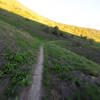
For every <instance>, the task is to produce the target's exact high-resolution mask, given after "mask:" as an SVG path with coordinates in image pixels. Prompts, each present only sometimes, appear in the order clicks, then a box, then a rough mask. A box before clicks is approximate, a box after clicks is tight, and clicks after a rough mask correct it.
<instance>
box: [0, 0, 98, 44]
mask: <svg viewBox="0 0 100 100" xmlns="http://www.w3.org/2000/svg"><path fill="white" fill-rule="evenodd" d="M0 8H3V9H6V10H8V11H11V12H14V13H16V14H19V15H21V16H23V17H26V18H29V19H31V20H34V21H37V22H40V23H43V24H45V25H48V26H58V27H59V29H60V30H62V31H65V32H69V33H71V34H74V35H77V36H80V35H83V36H87V37H88V38H92V39H94V40H95V41H98V42H100V31H99V30H93V29H88V28H81V27H76V26H70V25H64V24H60V23H56V22H53V21H51V20H49V19H47V18H44V17H42V16H40V15H38V14H36V13H35V12H33V11H31V10H29V9H28V8H26V7H25V6H23V5H22V4H20V3H19V2H17V1H16V0H0Z"/></svg>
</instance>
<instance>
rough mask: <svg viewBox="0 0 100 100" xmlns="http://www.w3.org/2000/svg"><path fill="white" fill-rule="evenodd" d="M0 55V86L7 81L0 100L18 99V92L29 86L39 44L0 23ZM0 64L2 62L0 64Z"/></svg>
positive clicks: (24, 34) (35, 40) (27, 35)
mask: <svg viewBox="0 0 100 100" xmlns="http://www.w3.org/2000/svg"><path fill="white" fill-rule="evenodd" d="M0 24H1V25H0V35H1V37H2V38H1V39H0V41H3V42H1V48H0V49H1V50H3V51H1V55H0V59H2V60H3V61H4V63H3V64H2V65H0V80H2V81H0V84H2V83H3V81H4V80H5V79H8V80H9V81H8V84H7V87H4V91H2V92H3V94H2V95H1V96H0V100H7V99H8V100H11V99H12V98H15V97H16V98H18V96H19V91H22V90H23V89H24V88H25V87H26V86H28V85H30V84H31V79H30V78H31V72H32V69H34V67H35V66H33V64H35V62H36V57H37V55H38V51H39V46H40V44H41V42H40V41H39V40H38V39H36V38H33V37H31V36H30V35H29V34H28V33H26V32H22V31H19V30H17V29H16V28H15V27H13V26H11V25H9V24H6V23H4V22H2V21H0ZM0 63H2V62H0Z"/></svg>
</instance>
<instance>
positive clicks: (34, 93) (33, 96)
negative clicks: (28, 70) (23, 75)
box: [20, 46, 44, 100]
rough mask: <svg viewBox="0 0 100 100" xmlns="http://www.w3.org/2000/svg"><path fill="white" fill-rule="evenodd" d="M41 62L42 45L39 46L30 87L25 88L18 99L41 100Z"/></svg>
mask: <svg viewBox="0 0 100 100" xmlns="http://www.w3.org/2000/svg"><path fill="white" fill-rule="evenodd" d="M43 62H44V54H43V46H41V47H40V53H39V56H38V60H37V64H36V68H35V71H34V73H33V75H32V81H33V83H32V85H31V87H29V88H26V89H25V91H24V93H22V95H21V99H20V100H41V88H42V87H41V86H42V73H43Z"/></svg>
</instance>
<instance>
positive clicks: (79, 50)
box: [0, 0, 100, 100]
mask: <svg viewBox="0 0 100 100" xmlns="http://www.w3.org/2000/svg"><path fill="white" fill-rule="evenodd" d="M0 1H1V0H0ZM0 4H1V3H0ZM4 6H5V5H4ZM9 9H10V8H9ZM19 12H20V11H19ZM23 13H24V12H23ZM25 14H26V13H25ZM23 15H24V14H23ZM27 16H28V14H27ZM27 16H26V17H27ZM29 16H30V15H29ZM37 19H38V18H37ZM46 23H47V22H46ZM49 24H50V23H49ZM59 25H61V24H59ZM59 25H58V24H57V25H56V24H53V25H50V26H52V27H48V26H45V25H43V24H40V23H38V22H35V21H32V20H29V19H27V18H23V17H21V16H19V15H16V14H14V13H11V12H8V11H6V10H3V9H0V100H19V96H20V93H21V92H22V91H23V90H24V88H26V87H27V86H29V85H30V84H31V73H32V71H34V68H35V66H34V64H36V60H37V56H38V52H39V47H40V45H41V44H44V74H43V89H44V90H43V91H44V94H43V95H44V96H43V100H99V98H100V79H99V77H100V60H99V59H100V43H96V42H95V41H94V40H93V39H88V36H87V35H88V34H87V35H85V34H84V35H83V34H82V35H80V34H81V33H84V32H80V31H82V30H83V28H82V29H81V28H78V29H77V27H76V29H75V30H74V29H73V30H72V32H74V31H76V30H80V31H79V32H80V34H79V35H80V36H79V37H77V36H74V35H71V34H70V33H66V32H63V31H60V29H61V27H62V26H61V27H58V26H59ZM66 27H67V26H65V27H64V29H65V28H66ZM70 28H72V27H71V26H70V27H69V28H68V29H70ZM62 29H63V27H62ZM66 30H67V29H66ZM87 30H88V29H87ZM70 31H71V30H70ZM84 31H85V30H84ZM79 32H78V33H79ZM89 32H91V30H90V31H89ZM89 32H86V33H89ZM95 32H96V31H95ZM95 32H94V33H95ZM76 33H77V32H75V34H76ZM96 36H97V37H96ZM96 36H95V37H94V38H95V40H96V39H98V37H99V36H98V35H97V34H96ZM19 91H20V92H19Z"/></svg>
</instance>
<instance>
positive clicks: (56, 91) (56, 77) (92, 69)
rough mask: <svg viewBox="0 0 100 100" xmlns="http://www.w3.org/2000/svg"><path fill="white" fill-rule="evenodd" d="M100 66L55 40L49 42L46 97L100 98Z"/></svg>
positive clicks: (67, 99)
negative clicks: (54, 41)
mask: <svg viewBox="0 0 100 100" xmlns="http://www.w3.org/2000/svg"><path fill="white" fill-rule="evenodd" d="M99 76H100V66H99V65H97V64H95V63H94V62H92V61H90V60H88V59H86V58H84V57H82V56H79V55H77V54H75V53H73V52H71V51H69V50H67V49H64V48H61V47H60V46H57V45H56V44H55V43H50V42H49V43H47V44H46V45H45V64H44V80H43V83H44V85H45V89H44V91H45V94H43V95H44V96H43V100H99V98H100V80H99Z"/></svg>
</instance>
